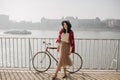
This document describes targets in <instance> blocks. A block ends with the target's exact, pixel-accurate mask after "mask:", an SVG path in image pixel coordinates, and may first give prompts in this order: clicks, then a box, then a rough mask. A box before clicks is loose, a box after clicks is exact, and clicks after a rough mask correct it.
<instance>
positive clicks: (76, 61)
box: [66, 53, 83, 73]
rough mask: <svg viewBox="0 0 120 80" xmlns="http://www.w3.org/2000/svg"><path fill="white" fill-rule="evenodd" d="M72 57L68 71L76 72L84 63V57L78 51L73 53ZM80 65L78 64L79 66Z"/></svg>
mask: <svg viewBox="0 0 120 80" xmlns="http://www.w3.org/2000/svg"><path fill="white" fill-rule="evenodd" d="M70 58H71V60H72V63H73V64H72V66H67V67H66V69H67V72H69V73H75V72H78V71H79V70H80V69H81V68H82V65H83V60H82V57H81V56H80V55H79V54H78V53H71V55H70ZM77 65H78V66H77Z"/></svg>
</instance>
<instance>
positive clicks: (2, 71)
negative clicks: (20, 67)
mask: <svg viewBox="0 0 120 80" xmlns="http://www.w3.org/2000/svg"><path fill="white" fill-rule="evenodd" d="M1 76H2V80H7V79H6V76H5V73H4V70H1Z"/></svg>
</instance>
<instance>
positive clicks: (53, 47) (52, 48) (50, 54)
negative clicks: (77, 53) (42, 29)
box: [45, 47, 58, 63]
mask: <svg viewBox="0 0 120 80" xmlns="http://www.w3.org/2000/svg"><path fill="white" fill-rule="evenodd" d="M48 49H57V48H56V47H47V48H46V50H45V51H46V52H47V53H48V54H49V55H50V56H51V57H52V58H53V59H54V60H55V61H56V63H58V60H57V59H56V58H55V57H54V56H53V55H52V54H51V53H50V51H48Z"/></svg>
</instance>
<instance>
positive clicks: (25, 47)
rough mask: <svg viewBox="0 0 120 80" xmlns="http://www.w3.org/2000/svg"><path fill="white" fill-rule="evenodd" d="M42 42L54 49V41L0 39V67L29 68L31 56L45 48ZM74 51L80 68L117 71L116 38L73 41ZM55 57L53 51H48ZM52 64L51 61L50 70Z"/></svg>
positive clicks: (118, 41) (119, 41)
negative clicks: (77, 55) (78, 55)
mask: <svg viewBox="0 0 120 80" xmlns="http://www.w3.org/2000/svg"><path fill="white" fill-rule="evenodd" d="M43 41H46V42H51V43H52V44H51V46H57V44H56V39H55V38H17V37H0V67H1V68H28V69H31V68H32V64H31V59H32V56H33V55H34V54H35V53H36V52H38V51H42V50H44V49H45V46H43V44H42V43H43ZM75 51H76V52H77V53H79V54H80V55H81V56H82V58H83V67H82V69H97V70H101V69H104V70H109V69H113V70H120V39H81V38H77V39H75ZM51 52H52V54H53V55H54V56H55V57H56V58H58V53H57V51H53V50H51ZM55 67H56V63H55V62H54V61H52V66H51V68H55Z"/></svg>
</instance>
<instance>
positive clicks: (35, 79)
mask: <svg viewBox="0 0 120 80" xmlns="http://www.w3.org/2000/svg"><path fill="white" fill-rule="evenodd" d="M29 74H30V75H31V76H32V77H33V80H39V78H37V76H36V75H35V74H34V73H33V72H32V71H29Z"/></svg>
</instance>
